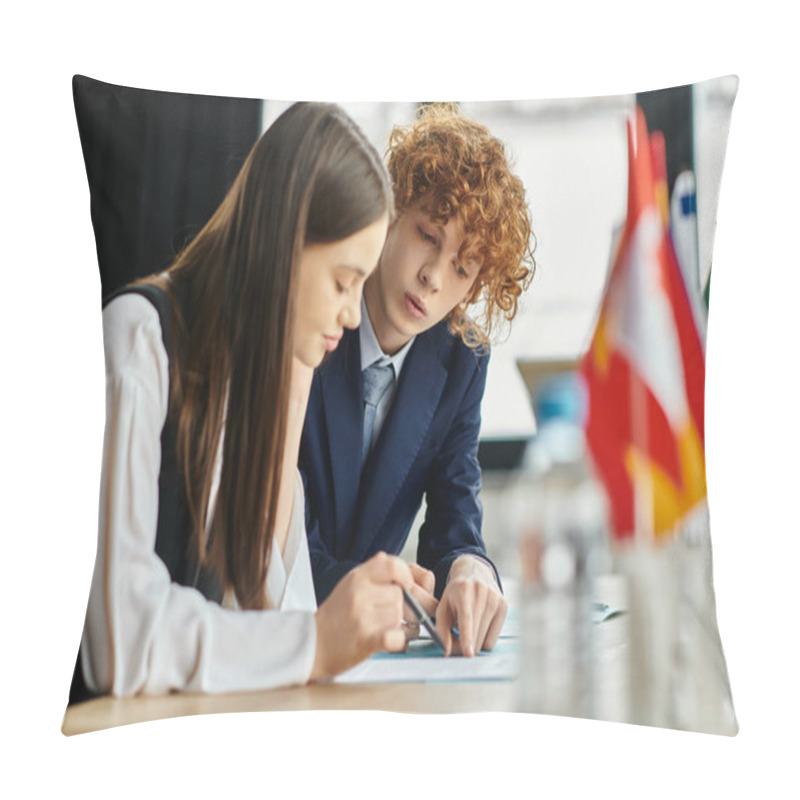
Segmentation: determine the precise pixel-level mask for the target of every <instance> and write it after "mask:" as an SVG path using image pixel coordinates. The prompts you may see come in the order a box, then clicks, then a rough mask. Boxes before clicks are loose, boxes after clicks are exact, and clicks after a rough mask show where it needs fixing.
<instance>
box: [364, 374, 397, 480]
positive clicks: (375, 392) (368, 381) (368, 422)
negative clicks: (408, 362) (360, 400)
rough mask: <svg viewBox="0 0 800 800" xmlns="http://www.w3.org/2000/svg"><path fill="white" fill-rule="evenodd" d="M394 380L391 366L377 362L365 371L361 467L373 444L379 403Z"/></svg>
mask: <svg viewBox="0 0 800 800" xmlns="http://www.w3.org/2000/svg"><path fill="white" fill-rule="evenodd" d="M393 380H394V369H393V367H392V365H391V364H388V365H386V364H379V363H378V362H377V361H376V362H375V363H374V364H370V366H368V367H367V368H366V369H365V370H364V436H363V439H362V441H363V445H362V450H361V465H362V466H363V465H364V462H365V461H366V460H367V453H369V448H370V444H371V442H372V428H373V426H374V425H375V413H376V412H377V410H378V403H380V401H381V398H382V397H383V396H384V394H386V390H387V389H388V388H389V387H390V386H391V385H392V381H393Z"/></svg>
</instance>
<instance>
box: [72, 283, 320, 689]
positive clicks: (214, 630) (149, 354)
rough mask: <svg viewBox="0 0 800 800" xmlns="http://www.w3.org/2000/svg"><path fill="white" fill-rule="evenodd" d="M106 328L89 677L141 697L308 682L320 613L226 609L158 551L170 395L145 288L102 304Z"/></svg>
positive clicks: (97, 685)
mask: <svg viewBox="0 0 800 800" xmlns="http://www.w3.org/2000/svg"><path fill="white" fill-rule="evenodd" d="M103 335H104V340H105V353H106V429H105V439H104V445H103V463H102V477H101V489H100V491H101V495H100V519H99V537H98V547H97V561H96V563H95V570H94V575H93V578H92V586H91V592H90V596H89V604H88V610H87V614H86V624H85V627H84V633H83V639H82V647H81V657H82V659H83V661H82V666H83V672H84V676H85V677H86V681H87V683H88V685H89V686H90V687H91V688H92V689H94V690H95V691H98V692H101V693H109V692H110V693H111V694H114V695H131V694H135V693H137V692H145V693H163V692H167V691H170V690H188V691H200V692H226V691H238V690H248V689H257V688H272V687H275V686H285V685H290V684H298V683H305V682H306V681H307V680H308V678H309V676H310V674H311V669H312V666H313V663H314V656H315V649H316V624H315V618H314V613H313V610H310V609H298V610H286V611H240V610H232V609H226V608H222V607H221V606H219V605H218V604H216V603H214V602H211V601H209V600H207V599H206V598H205V597H204V596H203V595H202V594H201V593H200V592H199V591H197V590H196V589H193V588H190V587H185V586H181V585H178V584H175V583H172V581H171V579H170V575H169V572H168V570H167V568H166V565H165V564H164V563H163V562H162V561H161V559H160V558H159V557H158V555H157V554H156V551H155V541H156V526H157V520H158V475H159V469H160V464H161V442H160V437H161V429H162V427H163V425H164V421H165V419H166V414H167V405H168V395H169V368H168V359H167V354H166V351H165V349H164V345H163V341H162V337H161V325H160V322H159V317H158V313H157V311H156V310H155V308H154V307H153V306H152V305H151V304H150V303H149V302H148V301H147V300H146V299H145V298H143V297H141V296H140V295H135V294H126V295H122V296H120V297H118V298H117V299H115V300H113V301H112V302H111V303H109V304H108V306H107V307H106V309H105V310H104V312H103ZM309 569H310V567H309Z"/></svg>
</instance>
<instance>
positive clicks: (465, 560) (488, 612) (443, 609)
mask: <svg viewBox="0 0 800 800" xmlns="http://www.w3.org/2000/svg"><path fill="white" fill-rule="evenodd" d="M507 611H508V604H507V603H506V600H505V598H504V597H503V595H502V594H501V593H500V588H499V587H498V585H497V581H495V578H494V573H493V572H492V569H491V567H489V565H488V564H486V563H485V562H484V561H481V560H480V559H479V558H473V557H472V556H461V557H459V558H457V559H456V560H455V561H454V562H453V566H452V567H450V575H449V577H448V581H447V586H446V587H445V590H444V593H443V594H442V599H441V600H440V601H439V608H438V609H437V611H436V630H437V631H438V633H439V635H440V636H441V637H442V640H443V641H444V643H445V648H446V650H445V655H450V653H451V651H452V649H453V639H454V636H453V634H452V633H451V632H450V628H451V627H453V626H454V625H455V626H457V627H458V633H459V638H460V649H461V653H462V655H465V656H468V657H471V656H474V655H475V654H476V653H477V652H479V651H480V650H492V649H493V648H494V646H495V645H496V644H497V639H498V637H499V636H500V631H501V629H502V627H503V622H504V621H505V618H506V613H507Z"/></svg>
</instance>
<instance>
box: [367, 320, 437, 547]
mask: <svg viewBox="0 0 800 800" xmlns="http://www.w3.org/2000/svg"><path fill="white" fill-rule="evenodd" d="M437 334H438V335H437ZM450 339H451V337H450V335H449V332H448V333H447V334H446V335H445V336H442V335H441V332H440V330H439V326H436V327H435V328H434V329H433V330H431V331H429V332H426V333H424V334H421V335H420V336H418V337H417V340H416V341H415V342H414V345H413V346H412V348H411V351H410V352H409V354H408V356H407V357H406V361H405V363H404V364H403V371H402V372H401V373H400V382H399V384H398V386H397V394H396V395H395V397H394V401H393V402H392V407H391V409H390V411H389V415H388V417H387V418H386V422H385V424H384V427H383V430H382V431H381V434H380V437H379V438H378V441H377V442H376V443H375V447H374V449H373V451H372V452H371V453H370V455H369V457H368V459H367V463H366V465H365V467H366V469H365V470H364V474H363V475H362V479H361V492H360V496H359V499H360V502H361V506H362V507H361V509H360V514H359V515H358V529H357V533H356V538H357V541H356V543H355V544H356V547H355V552H356V553H357V554H358V556H359V557H363V555H364V554H365V553H366V552H368V549H369V545H370V544H371V543H372V541H373V540H374V539H375V537H376V536H377V535H378V533H379V532H380V529H381V526H382V524H383V522H384V520H385V519H386V515H387V514H388V512H389V509H390V508H391V506H392V503H393V502H394V499H395V497H396V496H397V493H398V492H399V491H400V488H401V486H402V485H403V482H404V481H405V479H406V477H407V476H408V473H409V471H410V469H411V466H412V464H413V463H414V460H415V459H416V457H417V454H418V453H419V450H420V447H421V446H422V443H423V442H424V441H425V437H426V436H427V435H428V432H429V429H430V425H431V421H432V420H433V416H434V414H435V412H436V409H437V408H438V407H439V399H440V398H441V396H442V391H443V390H444V386H445V383H446V382H447V368H446V366H445V360H446V354H447V352H448V351H449V349H450V348H449V345H451V341H450Z"/></svg>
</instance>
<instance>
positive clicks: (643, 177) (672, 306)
mask: <svg viewBox="0 0 800 800" xmlns="http://www.w3.org/2000/svg"><path fill="white" fill-rule="evenodd" d="M628 158H629V173H628V213H627V219H626V222H625V228H624V231H623V235H622V237H621V239H620V243H619V249H618V251H617V254H616V257H615V259H614V263H613V266H612V269H611V273H610V275H609V279H608V284H607V286H606V291H605V295H604V297H603V301H602V305H601V309H600V316H599V319H598V322H597V327H596V329H595V332H594V336H593V338H592V343H591V347H590V348H589V351H588V353H587V354H586V356H585V357H584V359H583V362H582V364H581V373H582V375H583V377H584V379H585V381H586V385H587V388H588V391H589V414H588V419H587V423H586V435H587V441H588V444H589V448H590V451H591V453H592V458H593V460H594V463H595V467H596V468H597V472H598V474H599V476H600V478H601V480H602V482H603V483H604V484H605V487H606V491H607V493H608V497H609V505H610V508H611V522H612V528H613V531H614V535H615V537H616V538H617V539H626V538H629V537H631V536H634V535H635V534H636V535H644V536H650V535H652V536H653V537H655V538H656V539H659V538H663V537H664V536H666V535H668V534H669V533H670V532H671V531H673V530H674V529H675V527H676V525H677V523H678V522H679V521H680V519H681V518H682V517H683V516H684V515H685V514H686V513H687V512H688V511H689V510H691V509H692V508H693V507H694V506H695V505H696V504H697V503H699V502H700V501H701V500H702V499H703V498H704V497H705V495H706V481H705V454H704V429H703V403H704V391H705V354H704V351H703V345H702V342H701V340H700V337H699V335H698V332H697V328H696V325H695V321H694V317H693V315H692V309H691V305H690V302H689V297H688V295H687V292H686V287H685V285H684V282H683V277H682V274H681V270H680V267H679V265H678V261H677V258H676V256H675V251H674V249H673V246H672V241H671V239H670V236H669V232H668V219H667V207H668V206H667V203H666V201H665V200H666V198H665V192H666V167H665V149H664V139H663V136H662V134H661V133H660V132H657V133H655V134H654V135H653V136H652V137H651V136H649V135H648V131H647V123H646V122H645V118H644V113H643V112H642V110H641V109H640V108H639V107H638V106H637V108H636V112H635V115H634V119H632V120H629V122H628Z"/></svg>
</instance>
